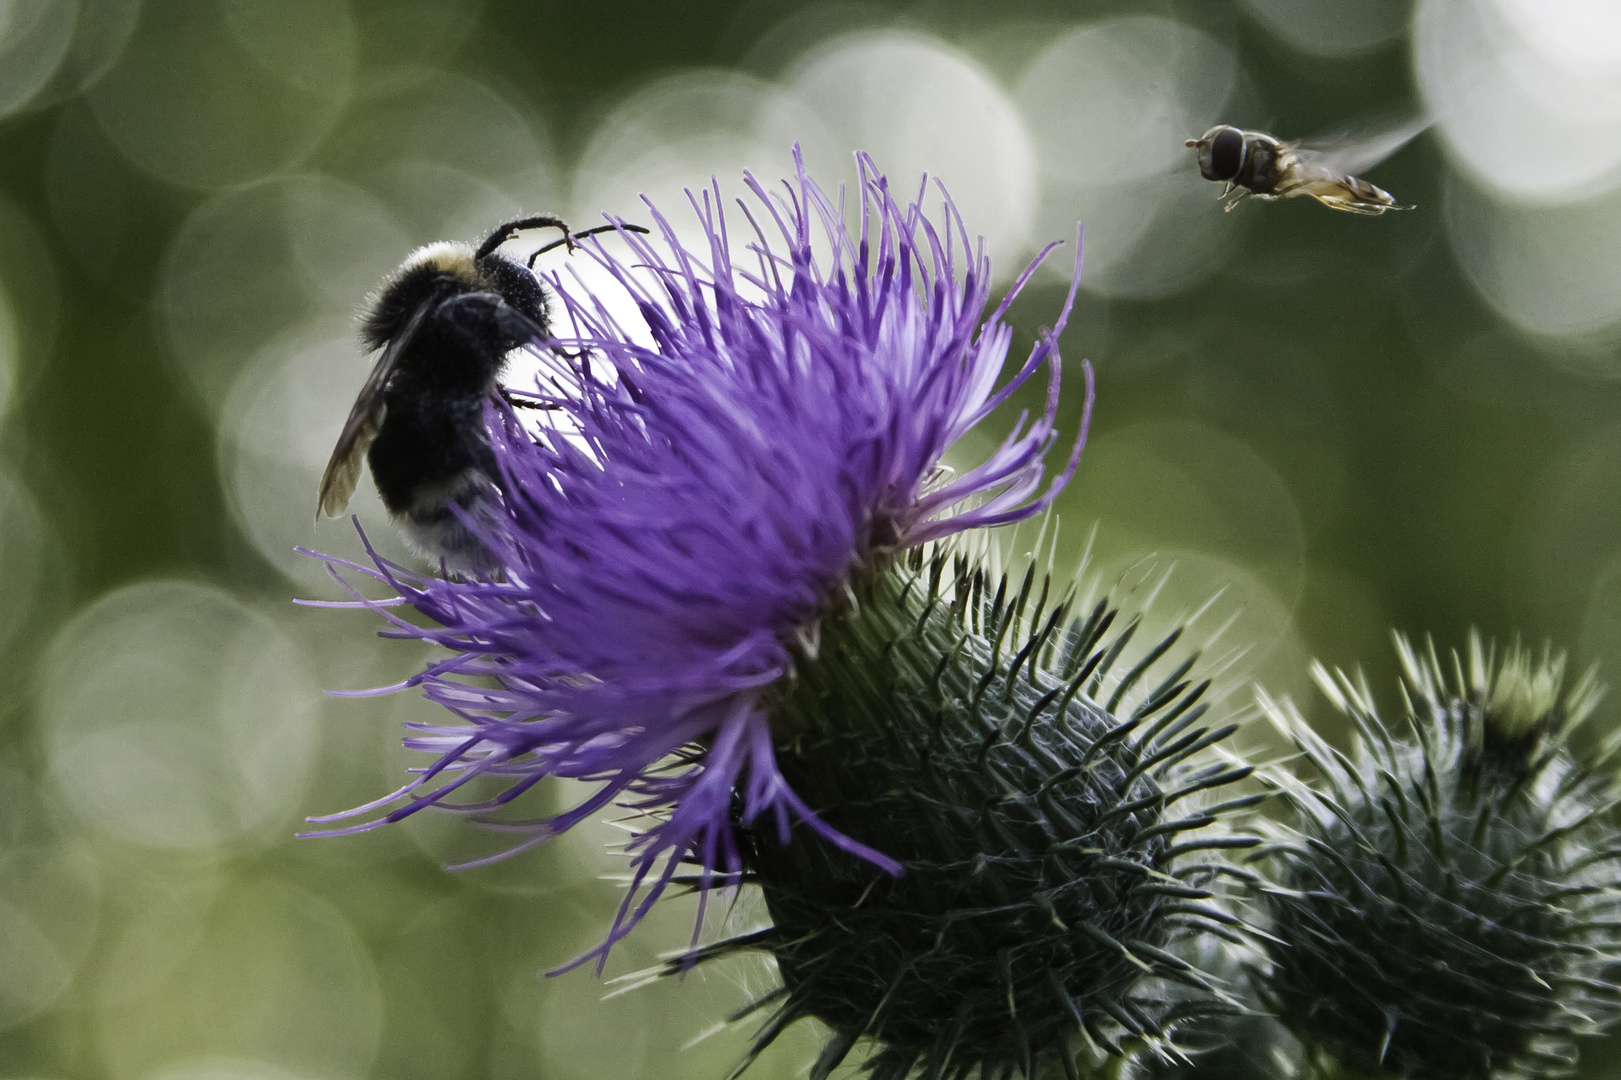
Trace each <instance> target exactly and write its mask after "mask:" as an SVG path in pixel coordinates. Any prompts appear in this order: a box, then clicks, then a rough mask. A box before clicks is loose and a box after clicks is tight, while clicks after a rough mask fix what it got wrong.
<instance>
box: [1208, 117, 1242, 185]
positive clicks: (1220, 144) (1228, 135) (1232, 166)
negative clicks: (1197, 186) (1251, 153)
mask: <svg viewBox="0 0 1621 1080" xmlns="http://www.w3.org/2000/svg"><path fill="white" fill-rule="evenodd" d="M1243 164H1244V133H1243V132H1242V131H1239V130H1238V129H1237V128H1235V127H1222V128H1217V129H1216V131H1215V134H1214V135H1213V136H1212V137H1211V139H1210V171H1209V172H1207V173H1206V174H1205V176H1206V177H1207V178H1208V179H1210V180H1231V179H1232V178H1233V177H1235V176H1237V175H1238V170H1239V167H1240V166H1242V165H1243Z"/></svg>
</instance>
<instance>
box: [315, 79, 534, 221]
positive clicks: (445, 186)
mask: <svg viewBox="0 0 1621 1080" xmlns="http://www.w3.org/2000/svg"><path fill="white" fill-rule="evenodd" d="M314 164H316V165H318V166H319V167H320V168H321V169H322V170H323V171H325V172H328V173H331V174H333V175H336V176H339V177H342V178H343V179H345V180H348V181H350V182H352V183H354V184H357V185H358V186H360V187H361V188H363V189H365V190H367V191H369V192H370V193H371V194H372V195H373V196H374V197H375V198H376V199H378V200H379V201H380V202H381V204H382V205H384V206H386V207H387V208H388V211H389V213H390V214H391V215H393V217H394V218H395V219H396V220H398V221H399V222H400V223H401V224H402V225H403V226H404V227H405V228H406V229H407V230H408V231H409V233H410V236H411V240H412V243H413V244H425V243H429V242H431V241H434V240H446V239H474V238H482V237H483V235H484V234H485V233H486V232H487V231H488V230H490V229H492V228H494V227H495V226H496V225H498V224H500V223H501V222H502V221H505V220H509V219H511V218H513V217H517V216H519V215H522V214H536V213H555V212H557V211H559V210H561V209H562V207H560V206H559V205H558V203H559V196H560V183H559V180H558V177H557V168H556V162H555V155H554V152H553V150H552V147H551V142H550V137H549V135H548V133H547V131H546V127H545V124H544V122H543V117H541V116H540V115H538V114H536V113H534V112H532V111H527V112H526V111H524V110H522V109H520V108H519V107H518V106H517V105H515V104H514V103H512V102H510V101H508V100H507V99H506V98H505V97H503V96H502V95H501V94H499V93H497V92H496V91H495V90H493V89H491V88H490V87H489V86H486V85H485V84H483V83H481V82H478V81H476V80H474V79H470V78H468V77H466V76H464V75H457V74H454V73H451V72H446V71H437V70H427V69H408V70H403V71H391V72H389V73H387V74H386V75H383V76H381V77H378V78H376V79H373V80H371V81H367V82H365V83H364V84H363V85H362V86H361V87H360V88H359V89H358V90H357V92H356V93H355V95H354V98H353V99H352V101H351V102H350V104H349V108H348V109H347V111H346V112H345V113H344V116H343V118H342V120H341V121H339V123H338V124H337V126H336V127H335V128H334V129H333V131H332V133H331V136H330V137H329V138H328V139H327V141H326V144H325V145H324V146H323V148H322V151H321V153H320V155H319V156H318V158H317V159H316V161H315V162H314Z"/></svg>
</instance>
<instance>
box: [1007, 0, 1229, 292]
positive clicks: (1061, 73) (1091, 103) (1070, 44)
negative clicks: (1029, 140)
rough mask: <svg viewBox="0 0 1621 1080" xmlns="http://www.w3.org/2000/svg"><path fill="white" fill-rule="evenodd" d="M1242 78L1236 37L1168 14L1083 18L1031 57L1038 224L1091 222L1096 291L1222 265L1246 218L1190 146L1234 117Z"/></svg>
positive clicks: (1028, 95)
mask: <svg viewBox="0 0 1621 1080" xmlns="http://www.w3.org/2000/svg"><path fill="white" fill-rule="evenodd" d="M1238 76H1239V71H1238V66H1237V61H1236V60H1235V59H1234V57H1233V55H1232V53H1231V52H1230V51H1229V50H1228V49H1227V48H1226V46H1224V45H1222V44H1221V43H1219V42H1217V41H1216V40H1214V39H1213V38H1211V37H1209V36H1208V35H1206V34H1203V33H1201V32H1200V31H1198V30H1195V29H1193V28H1191V27H1188V26H1185V25H1183V24H1181V23H1178V22H1176V21H1174V20H1171V19H1165V18H1161V17H1158V16H1139V15H1132V16H1126V17H1123V18H1116V19H1109V20H1104V21H1101V22H1096V23H1086V24H1082V25H1079V26H1076V27H1073V28H1071V29H1070V30H1068V31H1066V32H1065V33H1063V34H1061V35H1059V36H1058V37H1056V38H1055V39H1054V40H1053V41H1052V42H1051V43H1050V44H1048V45H1047V46H1046V48H1044V49H1042V50H1041V51H1040V52H1039V53H1037V54H1036V55H1035V56H1034V57H1033V58H1032V59H1031V61H1030V63H1029V65H1028V66H1027V67H1026V68H1025V71H1024V74H1023V75H1022V77H1021V78H1020V80H1019V83H1018V86H1017V88H1016V96H1017V100H1018V103H1019V107H1020V109H1021V111H1022V112H1023V114H1024V117H1025V119H1026V122H1027V123H1028V125H1029V128H1030V131H1031V133H1032V136H1033V138H1034V140H1035V144H1036V146H1037V147H1038V148H1039V151H1040V155H1041V181H1042V197H1041V213H1040V216H1039V219H1038V222H1037V227H1036V232H1037V233H1038V234H1039V235H1040V236H1041V237H1043V238H1054V239H1057V238H1062V237H1063V236H1064V234H1065V231H1066V230H1068V231H1070V232H1073V230H1074V227H1075V225H1074V223H1075V222H1076V221H1077V220H1079V221H1082V222H1084V224H1085V227H1086V241H1085V243H1086V270H1085V273H1084V274H1083V277H1082V284H1083V287H1084V288H1087V289H1090V290H1093V291H1096V292H1099V293H1103V294H1105V295H1112V296H1130V297H1152V296H1163V295H1167V294H1169V293H1173V292H1177V291H1179V290H1181V289H1184V288H1187V287H1188V286H1190V285H1192V284H1194V283H1196V282H1197V281H1198V280H1199V279H1200V278H1202V277H1203V276H1205V275H1206V274H1208V273H1210V272H1211V271H1213V270H1214V269H1215V268H1216V267H1217V266H1219V265H1220V263H1221V262H1222V260H1223V259H1224V257H1225V254H1226V250H1227V241H1228V238H1229V237H1230V236H1231V234H1232V233H1233V231H1234V230H1235V229H1236V228H1237V227H1238V224H1239V218H1238V217H1237V216H1235V215H1232V214H1223V213H1221V212H1220V211H1219V207H1218V206H1217V205H1216V204H1215V202H1214V199H1213V196H1214V193H1215V190H1216V189H1215V188H1213V187H1212V186H1211V185H1210V184H1209V183H1208V182H1206V181H1205V180H1204V179H1203V178H1201V177H1200V176H1199V171H1198V169H1197V167H1196V166H1195V164H1194V162H1193V159H1192V153H1191V151H1189V150H1188V149H1187V147H1186V146H1184V145H1183V144H1184V143H1185V142H1186V140H1187V139H1188V138H1190V137H1197V136H1198V135H1200V134H1202V133H1203V132H1204V131H1205V130H1206V129H1207V128H1209V127H1210V126H1211V125H1212V124H1214V123H1216V122H1217V121H1218V120H1220V119H1222V109H1223V107H1224V106H1225V105H1226V103H1227V102H1228V100H1229V99H1230V98H1231V97H1232V96H1233V93H1234V91H1235V89H1236V87H1237V85H1238ZM1047 265H1048V269H1049V271H1050V272H1052V273H1056V274H1058V275H1060V276H1067V275H1068V273H1069V269H1070V268H1069V266H1068V265H1066V262H1065V260H1062V259H1059V260H1053V261H1050V262H1049V263H1048V264H1047Z"/></svg>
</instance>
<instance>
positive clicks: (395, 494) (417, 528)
mask: <svg viewBox="0 0 1621 1080" xmlns="http://www.w3.org/2000/svg"><path fill="white" fill-rule="evenodd" d="M541 228H555V229H561V230H562V232H563V239H562V240H561V241H558V243H566V244H568V245H569V247H570V248H571V249H572V247H573V243H574V239H575V238H576V237H577V236H585V235H589V234H590V233H596V232H602V231H605V230H607V229H612V228H614V226H604V227H603V228H600V229H591V230H588V231H587V232H584V233H571V232H570V231H569V228H568V226H567V225H566V224H565V223H564V222H562V221H561V220H559V219H558V218H555V217H546V216H540V217H527V218H521V219H519V220H516V221H509V222H507V223H506V224H504V225H502V226H501V227H500V228H498V229H496V230H495V231H494V232H492V233H491V234H490V235H489V236H487V237H486V238H485V239H484V242H483V243H481V244H480V245H479V246H478V247H477V248H476V249H475V248H473V247H471V246H469V245H467V244H463V243H455V242H442V243H436V244H429V245H428V246H427V247H424V248H419V249H418V250H416V251H414V252H412V253H411V255H410V256H409V257H407V258H406V260H405V262H404V264H402V265H401V266H400V268H399V270H398V271H396V272H395V273H394V275H393V276H392V277H391V278H390V279H389V280H388V281H387V282H385V283H384V284H383V286H382V288H381V289H380V290H379V291H378V292H377V293H376V295H375V296H374V298H373V299H372V300H371V301H370V304H369V309H368V310H367V312H366V314H365V316H364V319H363V321H362V325H361V338H362V340H363V342H364V344H365V346H366V348H367V350H368V351H375V350H381V355H380V356H379V357H378V359H377V362H376V363H375V364H374V365H373V366H372V370H371V374H370V375H369V376H367V378H366V383H365V385H364V386H362V387H361V389H360V395H359V396H358V397H357V398H356V399H355V404H354V408H353V409H351V410H350V412H349V419H348V420H347V421H345V422H344V425H343V431H342V433H341V434H340V435H339V436H338V443H337V446H336V447H334V448H333V450H332V458H331V460H330V461H328V462H327V466H326V472H325V473H324V474H323V475H322V476H321V489H320V501H319V505H318V509H317V512H316V518H317V520H319V518H320V516H321V514H322V513H325V514H327V515H329V516H336V515H338V514H341V513H342V512H343V510H344V508H345V507H346V506H348V504H349V498H350V496H352V495H353V494H354V491H355V485H356V484H357V483H358V482H359V479H360V466H361V461H362V459H364V460H365V461H366V463H367V464H368V465H370V467H371V474H372V479H373V481H375V482H376V485H377V492H378V494H379V495H381V496H382V499H383V505H384V506H386V507H387V508H388V512H389V514H390V515H391V516H392V517H393V519H394V521H395V523H396V524H397V525H398V526H399V529H400V532H401V534H402V536H403V538H404V540H405V542H406V545H407V546H408V547H410V548H411V549H412V550H413V551H415V552H416V553H418V554H420V555H422V556H424V557H426V558H428V559H431V560H435V561H442V562H443V565H444V568H445V570H446V571H447V572H451V573H460V574H488V573H491V572H493V571H495V570H496V569H497V568H498V567H499V565H500V563H499V561H498V560H497V559H496V558H495V556H494V555H493V554H492V553H491V552H490V551H489V550H488V549H487V548H486V547H485V546H484V545H483V544H482V543H481V542H480V541H479V539H478V538H477V537H476V536H475V535H474V533H473V530H472V529H470V528H469V527H468V525H467V523H466V522H467V521H473V522H490V521H493V519H494V512H495V509H496V506H497V505H498V499H499V486H500V473H499V471H498V469H497V467H496V463H495V457H494V454H493V453H492V452H491V449H490V444H489V440H488V437H487V436H486V434H485V432H484V404H485V402H486V401H488V400H489V399H490V398H492V397H494V396H496V395H498V394H500V393H502V390H501V375H502V373H503V372H504V370H505V368H506V359H507V354H508V353H510V352H512V350H514V349H516V348H519V347H521V346H524V345H528V344H539V343H541V342H543V341H545V340H546V339H547V338H548V337H550V336H551V320H550V312H549V297H548V295H547V292H546V290H545V288H544V287H542V285H541V284H540V282H539V281H538V280H537V279H536V277H535V275H534V274H533V273H532V272H531V271H530V270H529V269H528V267H526V266H524V265H523V264H521V263H518V262H516V261H514V260H512V259H509V258H507V257H506V256H504V255H501V254H498V253H497V251H496V249H497V248H499V247H500V246H501V245H502V244H504V243H506V241H508V240H510V239H512V238H513V237H515V236H517V235H518V234H519V233H520V232H523V231H525V230H528V229H541ZM632 228H634V227H632ZM635 231H638V232H645V231H646V230H644V229H636V230H635ZM555 246H556V244H552V245H548V247H555ZM541 250H546V248H543V249H541ZM536 254H539V252H537V253H536ZM530 263H531V265H532V264H533V257H531V260H530ZM458 511H459V512H460V515H461V516H458Z"/></svg>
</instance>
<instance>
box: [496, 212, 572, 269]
mask: <svg viewBox="0 0 1621 1080" xmlns="http://www.w3.org/2000/svg"><path fill="white" fill-rule="evenodd" d="M529 229H562V230H563V239H561V240H559V241H558V243H559V244H568V245H569V246H570V247H573V246H574V238H573V237H572V236H570V235H569V231H568V222H566V221H564V220H563V219H562V218H556V217H552V216H551V215H550V214H540V215H538V216H536V217H526V218H518V219H517V220H515V221H509V222H507V223H506V224H505V225H503V226H501V227H500V228H499V229H496V230H495V231H494V232H492V233H491V234H490V235H489V236H487V237H485V239H484V242H483V243H482V244H480V245H479V246H478V250H477V251H475V252H474V253H473V261H474V262H477V261H479V260H480V259H483V258H485V257H487V256H488V255H489V254H490V253H491V252H493V251H494V250H495V249H496V248H498V247H500V246H501V245H502V244H504V243H506V242H507V241H508V240H511V239H512V238H513V237H514V236H517V235H518V234H519V233H521V232H524V231H526V230H529ZM582 235H583V234H582Z"/></svg>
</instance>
